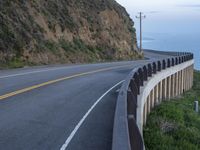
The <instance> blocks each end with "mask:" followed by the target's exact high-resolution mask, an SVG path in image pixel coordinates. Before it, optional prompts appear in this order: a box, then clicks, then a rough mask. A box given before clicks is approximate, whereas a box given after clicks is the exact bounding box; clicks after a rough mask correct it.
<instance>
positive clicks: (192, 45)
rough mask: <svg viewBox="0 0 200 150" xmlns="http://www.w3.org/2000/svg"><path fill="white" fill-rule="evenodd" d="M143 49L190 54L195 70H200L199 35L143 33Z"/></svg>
mask: <svg viewBox="0 0 200 150" xmlns="http://www.w3.org/2000/svg"><path fill="white" fill-rule="evenodd" d="M138 39H139V37H138ZM138 42H139V41H138ZM143 48H144V49H153V50H159V51H178V52H192V53H193V54H194V58H195V69H196V70H200V34H194V33H193V34H189V33H185V34H180V33H179V34H175V33H174V34H172V33H169V34H168V33H150V32H148V33H143Z"/></svg>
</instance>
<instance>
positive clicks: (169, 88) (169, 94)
mask: <svg viewBox="0 0 200 150" xmlns="http://www.w3.org/2000/svg"><path fill="white" fill-rule="evenodd" d="M170 98H171V76H169V77H167V99H168V100H169V99H170Z"/></svg>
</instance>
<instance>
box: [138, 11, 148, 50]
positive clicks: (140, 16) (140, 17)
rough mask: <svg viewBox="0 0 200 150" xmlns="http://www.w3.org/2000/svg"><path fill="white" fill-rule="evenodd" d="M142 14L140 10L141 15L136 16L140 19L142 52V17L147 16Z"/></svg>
mask: <svg viewBox="0 0 200 150" xmlns="http://www.w3.org/2000/svg"><path fill="white" fill-rule="evenodd" d="M142 14H143V13H142V12H140V13H139V16H136V18H137V19H140V52H142V19H144V18H146V16H145V15H142Z"/></svg>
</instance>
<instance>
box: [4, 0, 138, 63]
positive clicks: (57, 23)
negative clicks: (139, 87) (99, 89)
mask: <svg viewBox="0 0 200 150" xmlns="http://www.w3.org/2000/svg"><path fill="white" fill-rule="evenodd" d="M133 25H134V23H133V21H132V20H131V19H130V18H129V15H128V14H127V12H126V10H125V9H124V8H123V7H121V6H120V5H119V4H118V3H116V2H115V1H114V0H29V1H26V0H1V1H0V26H1V28H0V63H1V64H2V63H7V62H13V61H14V62H18V61H19V62H20V63H23V64H48V63H66V62H89V61H103V60H111V59H112V60H119V59H132V58H137V57H138V52H137V44H136V35H135V29H134V28H133Z"/></svg>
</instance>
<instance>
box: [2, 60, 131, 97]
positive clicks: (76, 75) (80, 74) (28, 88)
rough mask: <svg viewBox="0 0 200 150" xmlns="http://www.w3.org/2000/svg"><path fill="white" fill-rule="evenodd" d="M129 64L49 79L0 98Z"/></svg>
mask: <svg viewBox="0 0 200 150" xmlns="http://www.w3.org/2000/svg"><path fill="white" fill-rule="evenodd" d="M128 66H131V65H130V64H129V65H121V66H115V67H109V68H103V69H98V70H94V71H89V72H83V73H79V74H75V75H71V76H67V77H63V78H59V79H55V80H51V81H47V82H44V83H41V84H36V85H33V86H30V87H27V88H24V89H21V90H17V91H14V92H11V93H7V94H4V95H1V96H0V100H3V99H6V98H9V97H12V96H15V95H18V94H22V93H25V92H28V91H31V90H34V89H37V88H40V87H43V86H46V85H50V84H54V83H57V82H60V81H64V80H68V79H72V78H75V77H80V76H84V75H89V74H94V73H98V72H103V71H108V70H113V69H118V68H122V67H128Z"/></svg>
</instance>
